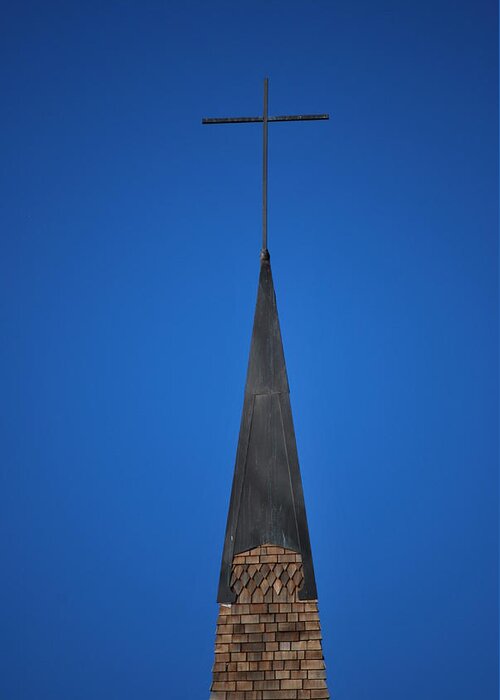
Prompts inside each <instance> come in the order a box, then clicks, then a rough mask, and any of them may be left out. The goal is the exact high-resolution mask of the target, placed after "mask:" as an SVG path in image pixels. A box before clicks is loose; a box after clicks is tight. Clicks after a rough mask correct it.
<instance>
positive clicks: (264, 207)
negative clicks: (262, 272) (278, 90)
mask: <svg viewBox="0 0 500 700" xmlns="http://www.w3.org/2000/svg"><path fill="white" fill-rule="evenodd" d="M268 93H269V78H264V112H263V114H262V140H263V154H262V252H265V251H266V250H267V104H268Z"/></svg>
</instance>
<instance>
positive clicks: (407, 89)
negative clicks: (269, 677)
mask: <svg viewBox="0 0 500 700" xmlns="http://www.w3.org/2000/svg"><path fill="white" fill-rule="evenodd" d="M1 25H2V26H1V29H0V32H1V42H0V56H1V61H0V89H1V95H2V110H1V127H2V128H1V129H0V146H1V171H0V191H1V200H2V203H1V207H0V236H1V238H0V246H1V247H0V323H1V343H0V386H1V391H0V410H1V421H0V438H1V471H0V559H1V567H2V574H1V578H0V594H1V596H0V599H1V604H0V641H1V649H0V651H1V653H0V697H1V698H2V700H90V698H92V700H101V699H103V700H104V699H106V700H160V699H161V700H164V699H165V698H168V699H169V700H185V699H186V698H189V699H190V700H194V699H195V698H196V699H200V700H201V699H202V698H207V697H208V689H209V684H210V671H211V665H212V661H213V651H214V650H213V643H214V631H215V620H216V614H217V608H216V604H215V599H216V588H217V583H218V574H219V564H220V556H221V552H222V542H223V535H224V528H225V521H226V515H227V507H228V500H229V492H230V486H231V479H232V472H233V466H234V457H235V450H236V443H237V438H238V429H239V421H240V413H241V407H242V399H243V386H244V380H245V372H246V363H247V354H248V348H249V340H250V333H251V325H252V315H253V307H254V303H255V293H256V285H257V275H258V253H259V248H260V188H261V181H260V174H261V160H260V158H261V132H260V128H259V126H257V125H245V126H228V127H202V126H201V123H200V122H201V117H203V116H226V115H240V114H258V113H259V112H260V110H261V101H262V79H263V77H264V76H265V75H266V74H267V75H269V76H270V81H271V82H270V112H271V113H274V114H283V113H294V112H330V113H331V114H332V119H331V121H330V122H318V123H308V124H275V125H271V127H270V169H269V175H270V184H269V197H270V207H269V237H270V240H269V247H270V251H271V256H272V263H273V272H274V278H275V285H276V292H277V297H278V308H279V311H280V317H281V325H282V332H283V340H284V346H285V354H286V358H287V364H288V373H289V380H290V386H291V399H292V408H293V412H294V418H295V426H296V432H297V442H298V449H299V456H300V461H301V468H302V478H303V483H304V490H305V498H306V505H307V509H308V517H309V525H310V534H311V541H312V548H313V556H314V560H315V568H316V578H317V584H318V591H319V600H320V611H321V619H322V626H323V632H324V649H325V655H326V661H327V669H328V673H329V685H330V688H331V691H332V693H333V695H334V697H335V698H336V699H337V700H401V698H405V700H424V699H425V700H443V699H445V698H446V699H448V698H449V699H451V698H453V700H471V699H473V698H477V699H478V700H496V698H497V677H498V675H497V670H498V661H497V652H498V643H497V639H498V634H497V620H498V615H497V612H498V605H497V579H498V576H497V571H498V553H497V552H498V534H497V532H498V529H497V522H498V521H497V502H498V476H497V466H498V439H497V436H498V401H497V393H498V239H497V221H498V167H497V166H498V128H497V121H498V120H497V116H498V87H497V86H498V49H497V33H498V16H497V3H496V2H494V1H493V0H478V1H476V2H465V0H458V1H457V0H453V1H452V0H433V1H432V2H431V1H430V0H423V1H420V2H417V1H414V2H397V1H396V0H394V1H392V2H389V1H384V0H381V2H377V3H375V2H369V1H368V0H364V1H363V0H338V1H331V2H330V1H328V2H327V1H318V2H290V0H288V1H287V2H284V1H274V2H265V3H264V2H260V1H259V2H253V3H238V2H229V1H228V2H220V1H217V0H214V1H213V2H185V3H178V2H177V3H173V2H151V1H148V0H143V1H141V2H137V1H136V2H62V0H61V2H50V1H49V2H45V3H39V2H37V3H35V2H33V3H30V2H22V1H20V2H10V3H4V4H3V9H2V22H1Z"/></svg>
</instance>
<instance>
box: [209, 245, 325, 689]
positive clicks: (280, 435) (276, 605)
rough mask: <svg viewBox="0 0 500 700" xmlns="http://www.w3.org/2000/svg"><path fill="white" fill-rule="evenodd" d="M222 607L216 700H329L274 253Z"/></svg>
mask: <svg viewBox="0 0 500 700" xmlns="http://www.w3.org/2000/svg"><path fill="white" fill-rule="evenodd" d="M217 601H218V603H219V604H220V609H219V616H218V619H217V631H216V637H215V663H214V666H213V679H212V685H211V695H210V698H211V700H315V699H318V700H320V699H321V700H323V699H326V698H329V693H328V689H327V685H326V672H325V663H324V659H323V652H322V647H321V629H320V623H319V614H318V602H317V592H316V581H315V577H314V568H313V562H312V556H311V546H310V542H309V531H308V528H307V519H306V511H305V505H304V495H303V492H302V481H301V477H300V470H299V462H298V457H297V446H296V442H295V432H294V428H293V420H292V412H291V407H290V395H289V388H288V379H287V373H286V366H285V357H284V354H283V345H282V341H281V332H280V326H279V320H278V311H277V307H276V297H275V293H274V285H273V278H272V273H271V263H270V258H269V253H268V251H267V249H266V248H264V249H263V251H262V252H261V261H260V276H259V287H258V293H257V304H256V309H255V319H254V326H253V333H252V342H251V348H250V358H249V363H248V373H247V381H246V387H245V397H244V403H243V415H242V419H241V427H240V435H239V441H238V450H237V454H236V466H235V471H234V479H233V487H232V492H231V501H230V505H229V515H228V520H227V528H226V536H225V541H224V551H223V555H222V566H221V574H220V581H219V593H218V597H217Z"/></svg>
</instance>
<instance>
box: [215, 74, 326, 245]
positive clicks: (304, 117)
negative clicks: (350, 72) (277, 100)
mask: <svg viewBox="0 0 500 700" xmlns="http://www.w3.org/2000/svg"><path fill="white" fill-rule="evenodd" d="M268 94H269V78H264V111H263V114H262V116H261V117H225V118H222V119H202V120H201V123H202V124H246V123H247V122H262V127H263V128H262V135H263V153H262V252H263V253H265V254H267V125H268V123H269V122H307V121H315V120H318V119H329V118H330V115H329V114H293V115H289V116H280V117H269V116H268V114H267V103H268Z"/></svg>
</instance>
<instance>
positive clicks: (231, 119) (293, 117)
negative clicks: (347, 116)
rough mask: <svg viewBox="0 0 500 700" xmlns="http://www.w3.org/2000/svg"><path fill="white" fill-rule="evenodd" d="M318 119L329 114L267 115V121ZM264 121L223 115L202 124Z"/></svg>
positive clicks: (328, 116)
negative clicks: (220, 117)
mask: <svg viewBox="0 0 500 700" xmlns="http://www.w3.org/2000/svg"><path fill="white" fill-rule="evenodd" d="M320 119H330V115H329V114H291V115H282V116H279V117H268V118H267V121H268V122H308V121H318V120H320ZM263 121H264V118H263V117H223V118H222V119H212V118H207V119H202V120H201V123H202V124H248V123H251V122H260V123H262V122H263Z"/></svg>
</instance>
